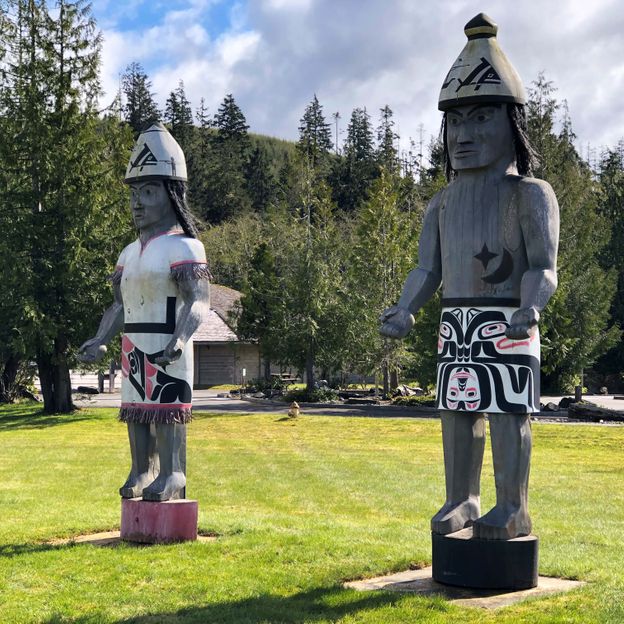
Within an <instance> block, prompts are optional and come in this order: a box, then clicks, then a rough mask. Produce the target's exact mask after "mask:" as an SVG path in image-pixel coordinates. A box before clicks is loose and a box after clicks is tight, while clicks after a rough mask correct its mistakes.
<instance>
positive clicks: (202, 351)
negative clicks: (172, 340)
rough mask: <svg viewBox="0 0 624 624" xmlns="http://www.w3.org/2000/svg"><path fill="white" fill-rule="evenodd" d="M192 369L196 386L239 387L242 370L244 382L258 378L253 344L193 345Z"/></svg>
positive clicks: (257, 358) (256, 348)
mask: <svg viewBox="0 0 624 624" xmlns="http://www.w3.org/2000/svg"><path fill="white" fill-rule="evenodd" d="M194 355H195V370H194V374H193V385H194V386H196V387H206V386H215V385H220V384H235V385H240V384H241V382H242V369H243V368H244V369H245V372H246V379H248V380H249V379H255V378H257V377H258V376H259V375H260V357H259V351H258V346H257V345H247V344H239V343H227V344H195V345H194Z"/></svg>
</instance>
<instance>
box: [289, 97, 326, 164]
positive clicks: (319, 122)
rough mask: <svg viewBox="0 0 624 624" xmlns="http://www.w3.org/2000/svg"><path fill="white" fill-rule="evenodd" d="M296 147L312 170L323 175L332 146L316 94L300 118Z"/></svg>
mask: <svg viewBox="0 0 624 624" xmlns="http://www.w3.org/2000/svg"><path fill="white" fill-rule="evenodd" d="M297 147H298V148H299V151H300V153H301V154H302V155H303V156H304V157H305V158H306V159H307V160H308V162H309V163H310V166H311V167H312V169H313V170H316V169H319V171H320V172H321V173H324V170H325V168H326V167H327V163H328V157H329V153H330V151H331V149H332V147H333V144H332V139H331V126H330V125H329V124H328V123H327V122H326V121H325V117H324V116H323V107H322V106H321V104H320V103H319V101H318V98H317V97H316V94H314V97H313V98H312V101H311V102H310V104H308V106H307V107H306V109H305V112H304V113H303V117H302V118H301V122H300V124H299V142H298V143H297Z"/></svg>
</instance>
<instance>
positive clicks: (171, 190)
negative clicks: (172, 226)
mask: <svg viewBox="0 0 624 624" xmlns="http://www.w3.org/2000/svg"><path fill="white" fill-rule="evenodd" d="M163 182H164V184H165V190H166V191H167V195H169V199H170V200H171V204H172V205H173V210H174V211H175V214H176V217H177V219H178V223H179V224H180V225H181V226H182V229H183V230H184V233H185V234H186V235H187V236H189V237H190V238H197V237H198V236H199V229H198V227H197V226H198V223H197V219H196V218H195V217H194V216H193V215H192V213H191V211H190V209H189V207H188V203H187V201H186V182H182V181H181V180H169V179H167V178H165V179H164V180H163Z"/></svg>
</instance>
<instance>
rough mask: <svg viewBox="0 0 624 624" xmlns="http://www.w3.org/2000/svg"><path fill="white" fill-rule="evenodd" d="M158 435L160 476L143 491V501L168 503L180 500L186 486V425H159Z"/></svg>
mask: <svg viewBox="0 0 624 624" xmlns="http://www.w3.org/2000/svg"><path fill="white" fill-rule="evenodd" d="M156 435H157V437H158V456H159V458H160V474H159V475H158V477H157V478H156V480H155V481H154V482H153V483H151V484H150V485H149V486H148V487H146V488H145V489H144V490H143V500H150V501H166V500H170V499H172V498H180V497H181V495H183V490H184V487H185V485H186V476H185V474H184V458H185V457H186V425H179V424H158V425H156Z"/></svg>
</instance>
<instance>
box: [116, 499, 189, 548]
mask: <svg viewBox="0 0 624 624" xmlns="http://www.w3.org/2000/svg"><path fill="white" fill-rule="evenodd" d="M197 509H198V508H197V501H195V500H187V499H181V500H170V501H164V502H162V503H157V502H152V501H144V500H142V499H140V498H122V499H121V539H123V540H126V541H129V542H141V543H144V544H167V543H170V542H187V541H193V540H196V539H197Z"/></svg>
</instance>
